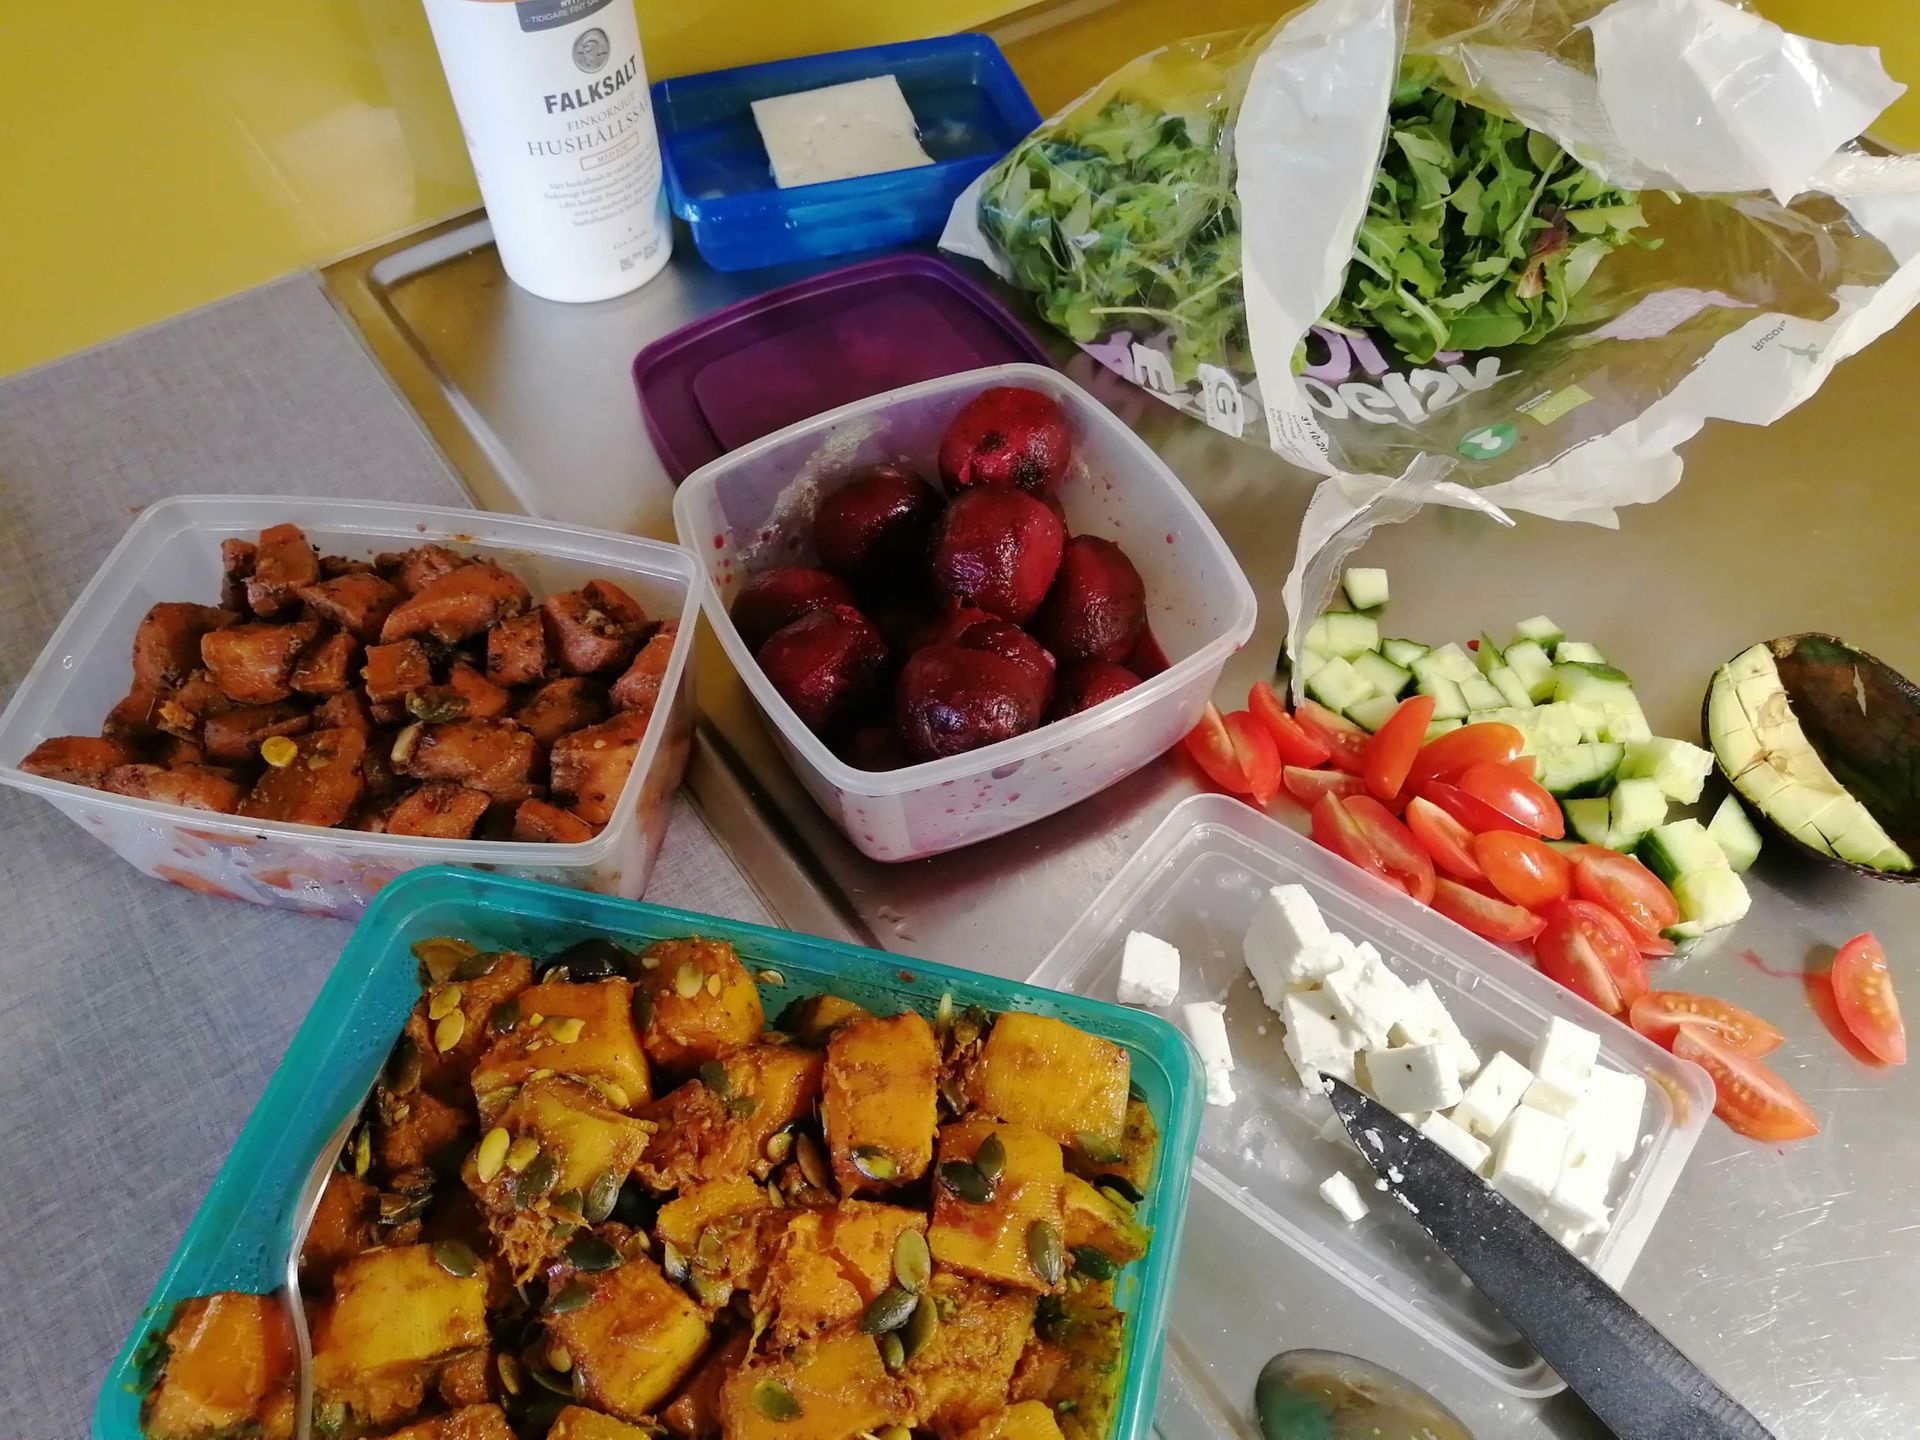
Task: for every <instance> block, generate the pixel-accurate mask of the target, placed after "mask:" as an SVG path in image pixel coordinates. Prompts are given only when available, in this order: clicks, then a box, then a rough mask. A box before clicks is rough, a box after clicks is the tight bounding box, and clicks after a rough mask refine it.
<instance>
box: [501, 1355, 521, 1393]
mask: <svg viewBox="0 0 1920 1440" xmlns="http://www.w3.org/2000/svg"><path fill="white" fill-rule="evenodd" d="M494 1369H496V1370H498V1371H499V1372H500V1388H501V1389H502V1390H504V1391H506V1392H507V1393H508V1394H509V1395H518V1394H519V1393H520V1392H521V1390H522V1389H524V1388H525V1386H526V1381H527V1376H526V1372H525V1371H523V1370H522V1369H521V1368H520V1362H519V1361H518V1360H516V1359H514V1358H513V1356H511V1355H506V1354H503V1355H501V1356H500V1358H499V1359H498V1360H496V1361H495V1362H494Z"/></svg>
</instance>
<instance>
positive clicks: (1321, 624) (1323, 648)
mask: <svg viewBox="0 0 1920 1440" xmlns="http://www.w3.org/2000/svg"><path fill="white" fill-rule="evenodd" d="M1328 643H1329V642H1328V640H1327V617H1326V616H1324V615H1322V616H1321V617H1320V618H1319V619H1318V620H1316V621H1314V622H1313V623H1312V624H1311V625H1309V626H1307V633H1306V634H1304V635H1302V636H1301V637H1300V652H1301V653H1302V654H1303V655H1330V654H1332V653H1333V652H1332V651H1330V650H1329V649H1328V648H1327V645H1328Z"/></svg>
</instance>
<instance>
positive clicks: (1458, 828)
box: [1407, 796, 1487, 883]
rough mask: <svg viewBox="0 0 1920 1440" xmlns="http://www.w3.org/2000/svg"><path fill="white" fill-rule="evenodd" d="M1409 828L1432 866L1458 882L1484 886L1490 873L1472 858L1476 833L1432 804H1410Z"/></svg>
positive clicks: (1423, 801)
mask: <svg viewBox="0 0 1920 1440" xmlns="http://www.w3.org/2000/svg"><path fill="white" fill-rule="evenodd" d="M1407 828H1408V829H1409V830H1411V831H1412V832H1413V838H1414V839H1416V840H1418V841H1419V842H1420V847H1421V849H1423V850H1425V851H1426V852H1427V854H1428V855H1429V856H1431V857H1432V859H1433V863H1434V864H1435V865H1437V866H1439V867H1440V868H1441V869H1442V870H1444V871H1446V872H1447V874H1449V875H1451V876H1453V877H1454V878H1455V879H1456V880H1469V881H1473V882H1476V883H1484V882H1485V880H1486V878H1487V872H1486V871H1484V870H1482V869H1481V868H1480V862H1479V861H1478V860H1476V859H1474V858H1473V832H1472V831H1471V830H1469V829H1467V827H1466V826H1464V825H1462V824H1461V823H1460V822H1459V821H1458V820H1456V819H1454V818H1453V816H1451V815H1449V814H1447V812H1446V811H1444V810H1442V809H1441V808H1440V807H1439V806H1438V805H1436V804H1434V803H1433V802H1432V801H1431V800H1422V799H1420V798H1419V797H1418V796H1415V797H1414V798H1413V799H1412V800H1409V801H1408V802H1407Z"/></svg>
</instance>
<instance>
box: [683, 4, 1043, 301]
mask: <svg viewBox="0 0 1920 1440" xmlns="http://www.w3.org/2000/svg"><path fill="white" fill-rule="evenodd" d="M878 75H891V76H893V77H894V78H895V79H897V80H898V81H899V82H900V89H901V91H902V93H903V94H904V95H905V96H906V99H907V105H908V107H909V108H910V109H911V110H912V111H913V116H914V121H915V123H916V125H917V127H918V130H919V136H920V144H921V146H922V148H924V149H925V150H926V152H927V153H928V154H929V155H931V156H932V157H933V161H934V163H933V164H931V165H924V166H919V167H917V168H915V169H911V170H893V171H888V172H886V173H884V174H879V175H860V176H855V177H853V178H851V179H846V180H832V181H828V182H827V183H825V184H821V185H801V186H795V187H793V188H791V189H785V190H783V189H781V188H780V187H779V186H777V185H776V184H775V183H774V179H773V169H772V166H771V164H770V163H769V161H768V159H767V150H766V146H765V145H764V144H763V143H762V142H761V139H760V131H759V128H758V127H757V126H756V125H755V123H754V118H753V109H752V106H753V102H754V101H755V100H765V99H770V98H772V97H773V96H776V95H791V94H794V93H795V92H797V91H802V90H816V89H819V88H820V87H822V86H825V85H839V84H844V83H845V82H847V81H850V80H865V79H870V78H872V77H874V76H878ZM653 106H654V120H655V123H656V124H657V125H658V127H659V130H660V149H661V155H662V158H663V163H664V166H665V179H666V189H667V197H668V200H669V202H670V203H671V204H672V206H673V212H674V214H676V215H678V216H680V217H681V218H682V219H684V220H685V221H686V222H687V224H688V227H689V228H690V229H691V231H692V232H693V242H694V245H695V246H696V247H697V248H698V249H699V251H700V253H701V255H702V256H703V257H705V258H706V260H707V261H708V263H709V264H711V265H713V266H714V268H716V269H720V270H744V269H754V268H757V267H760V266H763V265H779V264H784V263H787V262H789V261H794V260H804V259H810V258H819V257H821V256H826V255H839V254H845V253H847V252H849V251H855V250H870V249H875V248H877V247H880V246H885V245H899V244H905V243H907V242H909V241H912V240H916V239H922V238H925V237H926V236H929V235H933V234H936V233H938V231H939V230H940V228H941V227H942V225H943V224H944V223H945V221H946V217H947V212H948V210H950V209H951V208H952V205H953V201H954V199H955V197H956V196H958V195H959V193H960V192H961V191H962V190H964V189H966V187H967V186H968V185H969V184H971V183H972V181H973V179H974V177H975V176H977V175H979V174H980V173H981V172H982V171H984V170H985V169H986V168H987V167H988V166H989V165H991V164H993V162H994V161H996V160H998V159H999V158H1000V157H1001V156H1002V155H1004V154H1006V153H1007V151H1008V150H1010V149H1012V148H1013V146H1014V145H1015V144H1016V143H1017V142H1018V141H1019V140H1020V139H1021V138H1022V137H1023V136H1025V135H1026V134H1027V133H1028V132H1029V131H1031V130H1033V129H1034V128H1035V127H1036V126H1038V125H1039V123H1040V115H1039V112H1038V111H1036V110H1035V109H1034V108H1033V102H1032V101H1031V100H1029V99H1028V98H1027V92H1026V91H1025V90H1024V89H1022V88H1021V85H1020V81H1019V79H1018V78H1017V77H1016V76H1015V75H1014V73H1013V69H1012V67H1011V66H1009V65H1008V64H1007V60H1006V57H1005V56H1004V55H1002V54H1001V53H1000V49H999V47H998V46H996V45H995V44H994V43H993V41H991V40H989V39H988V38H987V37H986V36H984V35H942V36H938V37H936V38H934V39H931V40H911V41H905V42H903V43H900V44H897V45H870V46H866V47H864V48H862V49H858V50H839V51H835V52H833V53H831V54H826V55H803V56H799V57H797V58H795V59H792V60H775V61H771V62H769V63H767V64H763V65H743V66H739V67H737V68H735V69H732V70H713V71H708V72H707V73H705V74H701V75H687V76H682V77H680V78H677V79H673V80H662V81H661V82H659V83H658V84H657V85H655V86H654V87H653Z"/></svg>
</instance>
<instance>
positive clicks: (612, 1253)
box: [565, 1231, 620, 1270]
mask: <svg viewBox="0 0 1920 1440" xmlns="http://www.w3.org/2000/svg"><path fill="white" fill-rule="evenodd" d="M565 1254H566V1257H567V1263H568V1264H569V1265H572V1266H573V1267H574V1268H575V1269H576V1270H611V1269H612V1268H613V1267H614V1266H616V1265H618V1264H619V1263H620V1252H619V1251H618V1250H616V1249H614V1248H613V1244H612V1242H611V1241H607V1240H603V1239H601V1238H600V1237H599V1236H598V1235H595V1234H593V1233H592V1232H591V1231H588V1232H586V1233H584V1234H580V1235H576V1236H574V1237H573V1239H571V1240H569V1241H568V1242H567V1248H566V1251H565Z"/></svg>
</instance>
